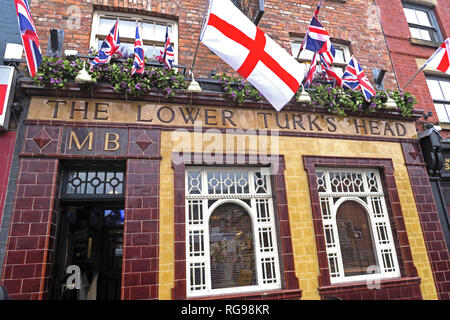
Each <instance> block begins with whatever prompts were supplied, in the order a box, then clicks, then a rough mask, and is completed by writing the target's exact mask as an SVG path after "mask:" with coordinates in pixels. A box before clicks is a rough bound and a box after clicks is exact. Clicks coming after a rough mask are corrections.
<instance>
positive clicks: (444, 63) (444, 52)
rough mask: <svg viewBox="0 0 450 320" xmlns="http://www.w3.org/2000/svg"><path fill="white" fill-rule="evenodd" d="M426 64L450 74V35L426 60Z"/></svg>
mask: <svg viewBox="0 0 450 320" xmlns="http://www.w3.org/2000/svg"><path fill="white" fill-rule="evenodd" d="M425 66H428V67H429V68H433V69H436V70H439V71H441V72H443V73H447V74H450V37H448V38H447V39H445V41H444V42H443V43H442V44H441V46H440V47H439V48H438V49H437V50H436V51H435V52H434V53H433V55H432V56H431V57H430V58H429V59H428V60H427V62H425Z"/></svg>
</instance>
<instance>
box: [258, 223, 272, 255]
mask: <svg viewBox="0 0 450 320" xmlns="http://www.w3.org/2000/svg"><path fill="white" fill-rule="evenodd" d="M259 249H260V250H261V252H273V240H272V228H270V227H269V228H259Z"/></svg>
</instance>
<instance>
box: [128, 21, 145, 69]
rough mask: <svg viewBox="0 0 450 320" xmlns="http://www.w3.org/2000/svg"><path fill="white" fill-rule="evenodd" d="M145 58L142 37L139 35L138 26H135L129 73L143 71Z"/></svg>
mask: <svg viewBox="0 0 450 320" xmlns="http://www.w3.org/2000/svg"><path fill="white" fill-rule="evenodd" d="M144 69H145V60H144V46H143V44H142V39H141V37H140V35H139V26H136V38H135V40H134V64H133V68H132V69H131V75H133V74H135V73H141V74H142V73H144Z"/></svg>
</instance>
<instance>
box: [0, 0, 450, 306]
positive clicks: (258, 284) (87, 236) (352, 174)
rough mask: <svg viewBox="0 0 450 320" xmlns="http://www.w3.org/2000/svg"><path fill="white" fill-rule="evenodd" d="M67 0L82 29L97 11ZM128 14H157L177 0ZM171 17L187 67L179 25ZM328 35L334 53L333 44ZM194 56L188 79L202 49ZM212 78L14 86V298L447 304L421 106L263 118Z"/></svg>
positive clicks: (305, 110)
mask: <svg viewBox="0 0 450 320" xmlns="http://www.w3.org/2000/svg"><path fill="white" fill-rule="evenodd" d="M86 2H88V1H86ZM94 2H95V1H94ZM144 2H145V1H144ZM155 3H156V4H158V1H155ZM305 3H307V4H308V5H310V6H311V7H313V6H314V5H315V3H314V4H313V2H311V3H310V2H309V1H305ZM84 5H85V6H86V8H90V9H89V10H91V11H92V12H94V13H93V15H91V16H89V14H86V16H89V18H86V19H93V21H94V22H93V26H94V25H96V24H101V22H102V19H104V20H107V19H109V16H110V15H111V14H112V13H113V12H114V10H112V9H114V8H107V6H105V5H99V4H97V3H96V4H94V5H92V4H91V3H90V2H89V3H86V4H83V6H84ZM347 5H348V6H347ZM142 6H144V9H143V8H142ZM333 6H335V7H337V8H338V11H339V10H343V11H345V10H350V9H349V8H353V9H355V8H354V6H355V4H351V3H350V2H348V3H342V2H340V1H333ZM346 6H347V7H346ZM119 7H121V9H118V11H119V12H120V14H121V15H122V16H123V17H122V18H123V19H125V18H124V17H125V16H126V15H127V14H128V13H127V10H124V7H126V6H125V5H124V4H121V5H120V6H119ZM130 7H131V5H130ZM86 8H85V7H82V12H84V11H83V10H87V9H86ZM271 8H272V6H269V5H268V6H267V7H266V13H265V15H267V18H269V17H271V16H273V15H274V14H276V10H275V9H271ZM326 8H327V7H326V6H325V9H324V10H326ZM131 9H133V8H130V11H133V10H134V11H133V12H134V14H135V15H145V16H146V17H147V18H148V19H150V17H153V18H155V16H156V17H157V18H155V19H156V20H158V21H160V20H159V19H161V16H163V18H164V19H168V18H173V17H178V15H177V10H178V9H179V8H167V7H161V6H159V7H155V8H153V7H152V5H151V4H146V2H145V3H144V4H141V7H139V8H134V9H133V10H131ZM353 9H351V10H353ZM96 10H97V11H96ZM102 10H103V11H102ZM105 10H107V12H106V13H105V12H104V11H105ZM108 10H109V11H108ZM271 10H272V11H271ZM91 11H89V12H91ZM155 12H157V13H158V14H155ZM200 12H201V10H199V11H198V12H197V15H198V16H197V15H196V18H195V19H196V21H197V20H201V15H200ZM305 14H306V13H305ZM180 15H181V13H180ZM92 17H94V18H92ZM95 17H97V18H95ZM102 17H103V18H102ZM264 17H266V16H264ZM356 18H357V17H356ZM308 19H309V16H308ZM308 19H307V20H308ZM174 20H175V21H178V24H177V26H178V27H177V29H176V32H177V34H178V37H179V40H178V42H177V43H179V44H180V48H179V53H178V52H177V55H178V54H179V60H178V61H179V62H180V65H182V64H187V62H189V61H190V60H189V59H188V58H186V57H188V56H189V55H188V54H187V52H184V53H185V55H183V54H182V53H183V52H182V50H187V49H183V47H182V44H183V43H184V42H185V41H187V40H186V39H187V38H188V36H186V30H184V29H183V28H182V27H183V25H184V24H185V23H186V20H187V18H186V17H184V16H180V17H179V20H177V19H174ZM263 22H264V18H263V19H262V23H263ZM293 23H294V22H292V25H293ZM372 23H375V22H374V21H372ZM375 24H376V23H375ZM263 26H264V24H263ZM377 26H379V25H377ZM377 26H376V27H374V26H373V24H371V25H370V28H369V29H370V30H372V31H373V30H374V29H377V28H378V27H377ZM38 28H43V26H38ZM82 28H84V25H83V27H82ZM92 28H93V29H92V30H94V27H92ZM98 30H99V32H98V34H97V33H95V32H94V31H92V33H91V37H93V39H94V40H93V39H91V40H90V41H91V42H92V41H93V42H96V41H98V39H101V30H102V29H101V28H98ZM172 30H175V28H173V29H172ZM70 34H71V31H70V32H68V35H70ZM173 34H175V33H173ZM68 35H66V36H68ZM334 35H335V37H338V35H339V32H338V31H337V30H336V31H335V33H334ZM298 36H300V35H299V34H293V35H292V37H293V39H294V40H295V41H298ZM342 37H347V38H348V39H352V36H351V35H342ZM80 39H81V40H80V41H81V42H82V41H84V40H83V39H84V38H83V36H81V37H80ZM374 39H375V40H374V41H378V40H380V39H382V34H379V35H377V36H376V37H375V38H374ZM294 40H293V42H292V51H294V50H295V48H297V47H296V43H297V42H295V41H294ZM355 41H357V39H355ZM380 41H381V40H380ZM356 43H357V42H356ZM144 44H145V41H144ZM337 44H341V45H342V46H343V47H342V48H343V49H342V52H343V58H345V56H346V55H345V52H347V51H346V49H345V48H347V47H349V42H348V41H347V42H346V41H340V42H339V41H338V42H337ZM76 45H79V44H75V43H71V46H76ZM346 46H347V47H346ZM357 48H359V47H358V46H357V45H355V47H354V49H353V50H354V51H357V50H360V49H357ZM383 50H384V51H383V52H386V50H385V49H383ZM175 51H176V50H175ZM206 51H207V50H205V49H204V48H203V49H202V50H200V51H199V57H202V56H203V57H204V58H205V61H206V62H204V63H201V64H200V66H199V69H198V70H199V73H200V72H203V73H200V74H202V75H203V76H204V78H208V76H207V71H206V70H209V69H210V68H211V65H208V61H209V60H211V61H215V60H214V59H216V58H211V57H210V56H209V54H208V53H207V52H206ZM371 59H372V58H370V57H369V58H367V63H368V64H371V65H374V62H373V61H372V60H371ZM199 61H201V60H199ZM384 63H386V60H385V59H384V58H383V59H382V60H380V62H379V64H378V66H382V65H383V64H384ZM214 66H215V67H216V70H220V68H224V67H222V66H221V65H220V62H218V60H217V63H216V64H215V65H214ZM339 67H340V66H339V65H336V68H339ZM386 68H388V67H386ZM180 69H181V67H180ZM200 70H202V71H200ZM196 77H197V74H196ZM198 78H200V77H198ZM187 80H188V81H187V82H189V80H190V79H187ZM199 80H200V79H199ZM385 81H386V83H385V84H386V85H390V84H391V83H392V82H393V78H392V76H390V77H387V78H386V80H385ZM214 83H215V82H214V81H213V80H211V79H208V81H206V80H205V81H204V82H203V83H202V89H203V90H202V91H201V92H190V91H188V90H184V89H177V90H175V94H174V95H172V96H170V97H167V95H165V94H161V92H160V91H158V90H148V91H147V92H146V93H145V94H143V95H140V96H138V97H136V96H133V95H130V94H129V92H127V91H126V90H122V91H121V90H115V89H114V88H113V87H112V86H111V85H108V84H104V83H88V84H86V83H82V84H76V83H68V84H67V86H65V87H57V88H55V87H49V86H46V85H45V84H44V85H42V84H40V83H36V82H34V83H33V82H32V81H31V80H30V79H22V81H20V83H19V88H18V89H17V90H20V94H21V100H20V103H21V105H22V108H23V111H22V115H21V121H20V123H19V126H18V129H17V130H18V134H17V137H18V138H17V142H16V148H15V149H16V152H15V154H14V158H13V165H14V164H16V165H17V166H18V173H17V175H16V177H15V178H16V179H15V180H14V181H13V182H10V183H15V184H14V191H11V192H12V194H10V196H13V197H14V205H13V206H12V207H11V211H10V212H8V213H5V214H4V215H3V216H4V217H5V216H6V217H9V220H8V221H7V228H8V236H7V243H6V246H5V253H4V257H3V261H4V262H3V265H2V270H1V278H0V284H1V285H3V286H4V287H5V288H6V289H7V290H8V293H9V295H10V296H11V297H12V298H13V299H32V300H46V299H55V300H105V299H116V300H119V299H121V300H137V299H160V300H170V299H176V300H181V299H297V300H298V299H304V300H314V299H323V300H328V299H389V300H393V299H426V300H435V299H449V292H450V288H449V281H450V280H449V279H450V277H449V262H450V261H449V257H448V249H447V246H446V244H445V240H444V236H443V232H442V228H441V225H440V223H439V217H438V214H437V209H436V204H435V201H434V198H433V191H432V189H431V186H430V181H429V179H428V174H427V168H426V164H425V162H424V159H423V157H422V153H421V148H420V143H419V138H418V135H417V130H416V121H417V120H418V119H419V118H420V116H421V115H422V112H419V111H413V112H412V113H411V114H409V115H402V113H401V112H400V110H399V109H383V110H375V111H372V112H362V111H361V112H358V111H357V112H351V113H348V115H346V116H343V115H338V114H336V113H334V112H330V111H329V109H328V108H327V107H326V106H323V105H320V104H311V103H306V102H297V101H295V99H293V100H292V101H291V102H290V103H289V104H287V105H286V106H285V107H284V108H283V110H282V111H280V112H277V111H275V110H274V109H273V107H272V106H271V105H270V104H269V103H267V102H265V101H264V100H262V99H260V100H258V101H253V100H251V99H247V100H245V101H244V102H242V103H238V102H236V101H232V100H230V99H229V98H228V96H227V95H226V94H225V93H224V92H218V91H214V90H209V89H208V88H207V85H208V84H214ZM216 84H217V82H216ZM10 181H11V179H10ZM15 181H16V182H15ZM2 228H5V220H4V221H3V227H2Z"/></svg>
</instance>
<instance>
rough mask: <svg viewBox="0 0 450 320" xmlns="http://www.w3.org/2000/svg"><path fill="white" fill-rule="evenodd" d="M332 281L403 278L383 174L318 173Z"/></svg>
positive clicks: (356, 171) (371, 171)
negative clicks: (391, 224)
mask: <svg viewBox="0 0 450 320" xmlns="http://www.w3.org/2000/svg"><path fill="white" fill-rule="evenodd" d="M316 177H317V184H318V191H319V197H320V208H321V212H322V223H323V228H324V234H325V243H326V251H327V256H328V264H329V268H330V280H331V283H342V282H349V281H363V280H373V279H381V278H390V277H399V276H400V271H399V266H398V261H397V255H396V251H395V245H394V241H393V235H392V230H391V226H390V222H389V217H388V213H387V209H386V203H385V197H384V192H383V188H382V184H381V179H380V174H379V172H378V170H374V169H365V170H363V169H338V168H318V169H317V171H316Z"/></svg>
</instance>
